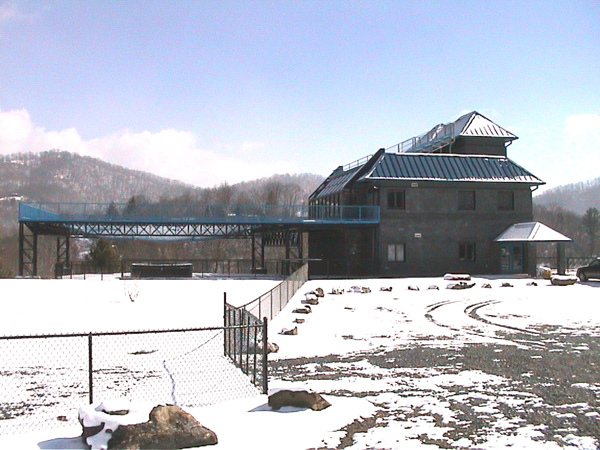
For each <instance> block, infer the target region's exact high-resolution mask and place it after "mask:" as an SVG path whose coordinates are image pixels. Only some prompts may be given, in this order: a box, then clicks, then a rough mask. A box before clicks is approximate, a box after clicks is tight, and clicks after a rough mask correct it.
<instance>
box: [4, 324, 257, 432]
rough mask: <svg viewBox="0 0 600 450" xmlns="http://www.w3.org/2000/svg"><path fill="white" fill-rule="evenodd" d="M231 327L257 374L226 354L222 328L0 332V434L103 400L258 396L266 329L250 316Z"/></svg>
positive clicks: (53, 424) (62, 418)
mask: <svg viewBox="0 0 600 450" xmlns="http://www.w3.org/2000/svg"><path fill="white" fill-rule="evenodd" d="M233 329H234V330H235V333H237V334H238V335H240V336H242V335H243V336H245V338H244V339H245V340H244V341H243V342H244V347H243V348H241V347H240V349H239V355H237V356H238V361H239V360H240V355H243V354H244V353H245V354H246V355H245V356H242V357H241V358H242V359H243V360H244V361H248V369H250V367H252V368H253V367H254V364H255V363H254V361H256V365H257V367H258V368H259V369H258V370H260V371H261V372H260V375H257V372H256V371H255V372H254V373H252V371H251V370H246V371H240V369H239V368H238V367H237V366H236V364H234V362H233V361H232V359H231V358H229V357H228V356H227V355H226V352H225V348H226V343H227V342H228V339H227V338H226V337H227V336H231V334H228V333H231V332H232V331H231V330H228V328H227V327H215V328H197V329H178V330H150V331H127V332H107V333H90V334H54V335H43V336H42V335H40V336H0V434H17V433H25V432H28V431H31V430H36V429H47V428H57V427H61V426H65V425H73V424H77V411H78V408H79V407H80V406H83V405H85V404H88V403H92V402H94V401H103V400H106V399H115V398H121V399H126V400H130V401H142V402H154V403H155V404H159V403H163V404H164V403H169V404H176V405H179V406H183V407H185V406H202V405H208V404H212V403H217V402H222V401H227V400H231V399H236V398H240V397H245V396H251V395H256V394H259V393H261V392H263V391H264V385H265V383H266V373H267V372H266V360H263V355H262V353H259V354H257V353H256V349H258V348H259V347H260V346H259V343H262V342H263V330H264V329H265V328H264V327H263V325H262V322H258V321H257V322H256V323H253V324H250V323H245V324H241V325H236V326H235V327H233ZM248 354H251V355H252V356H251V357H250V356H248ZM251 358H252V359H251ZM250 361H252V365H251V366H250V365H249V364H250ZM263 367H265V369H263ZM244 372H245V373H244ZM247 374H248V375H247ZM256 386H258V387H256Z"/></svg>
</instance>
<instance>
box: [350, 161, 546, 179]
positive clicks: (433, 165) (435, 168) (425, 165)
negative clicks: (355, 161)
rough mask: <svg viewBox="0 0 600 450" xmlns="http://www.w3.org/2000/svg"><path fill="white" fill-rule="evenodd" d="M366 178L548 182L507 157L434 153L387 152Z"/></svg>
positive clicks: (363, 177)
mask: <svg viewBox="0 0 600 450" xmlns="http://www.w3.org/2000/svg"><path fill="white" fill-rule="evenodd" d="M366 179H368V180H374V179H388V180H415V181H418V180H421V181H476V182H495V183H498V182H510V183H525V184H530V185H540V184H544V182H543V181H542V180H540V179H539V178H537V177H536V176H535V175H533V174H531V173H530V172H528V171H527V170H525V169H524V168H522V167H521V166H519V165H518V164H516V163H514V162H513V161H511V160H510V159H508V158H506V157H500V156H481V155H452V154H432V153H384V154H383V155H381V156H380V158H379V161H377V162H376V163H375V164H374V166H373V168H372V169H371V170H369V171H368V172H366V173H365V174H364V175H363V176H362V177H361V178H360V180H366Z"/></svg>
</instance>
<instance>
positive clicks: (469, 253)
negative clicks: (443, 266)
mask: <svg viewBox="0 0 600 450" xmlns="http://www.w3.org/2000/svg"><path fill="white" fill-rule="evenodd" d="M458 259H459V261H475V243H473V242H463V243H460V244H458Z"/></svg>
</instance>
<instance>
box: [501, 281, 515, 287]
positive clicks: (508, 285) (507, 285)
mask: <svg viewBox="0 0 600 450" xmlns="http://www.w3.org/2000/svg"><path fill="white" fill-rule="evenodd" d="M500 287H514V286H513V285H512V284H510V283H508V282H504V283H502V284H501V285H500Z"/></svg>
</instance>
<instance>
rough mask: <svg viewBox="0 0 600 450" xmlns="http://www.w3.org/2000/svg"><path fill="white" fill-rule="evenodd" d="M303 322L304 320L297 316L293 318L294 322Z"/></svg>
mask: <svg viewBox="0 0 600 450" xmlns="http://www.w3.org/2000/svg"><path fill="white" fill-rule="evenodd" d="M304 322H306V320H305V319H299V318H296V319H294V323H304Z"/></svg>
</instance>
